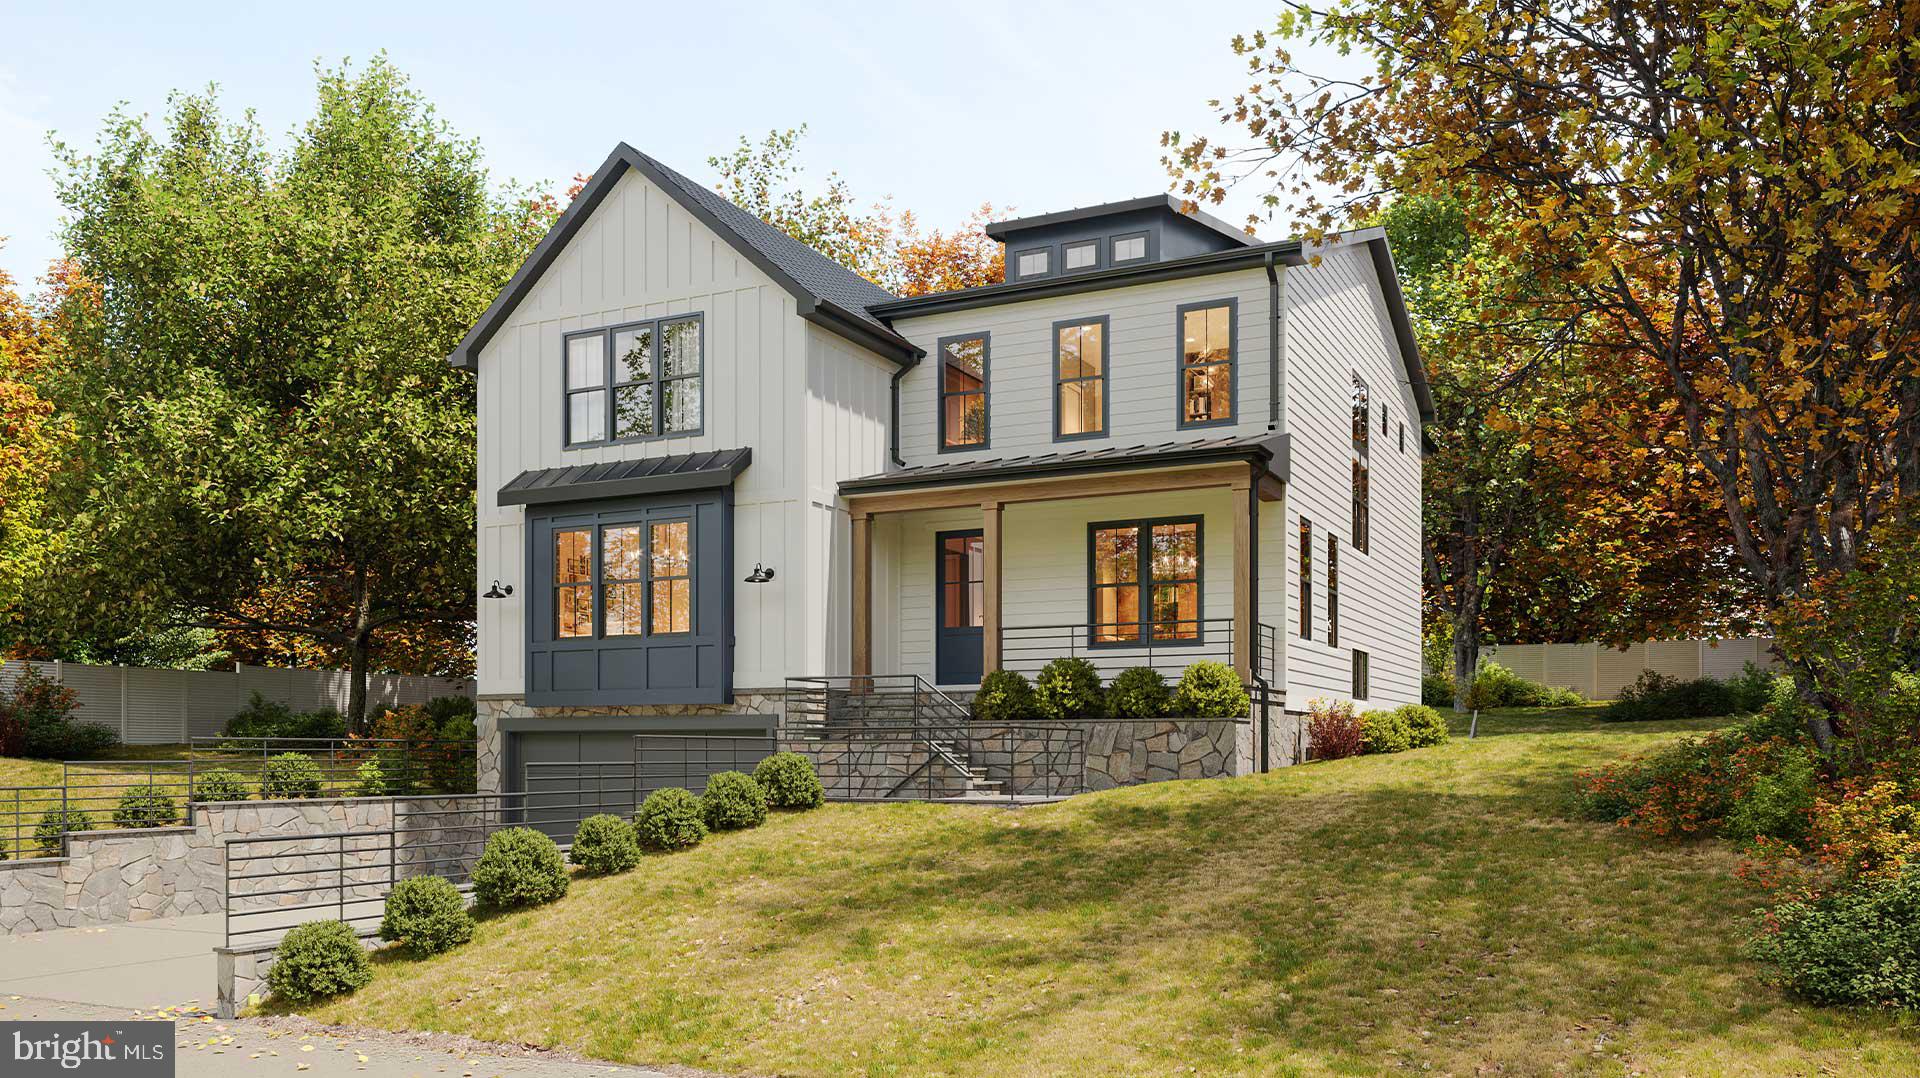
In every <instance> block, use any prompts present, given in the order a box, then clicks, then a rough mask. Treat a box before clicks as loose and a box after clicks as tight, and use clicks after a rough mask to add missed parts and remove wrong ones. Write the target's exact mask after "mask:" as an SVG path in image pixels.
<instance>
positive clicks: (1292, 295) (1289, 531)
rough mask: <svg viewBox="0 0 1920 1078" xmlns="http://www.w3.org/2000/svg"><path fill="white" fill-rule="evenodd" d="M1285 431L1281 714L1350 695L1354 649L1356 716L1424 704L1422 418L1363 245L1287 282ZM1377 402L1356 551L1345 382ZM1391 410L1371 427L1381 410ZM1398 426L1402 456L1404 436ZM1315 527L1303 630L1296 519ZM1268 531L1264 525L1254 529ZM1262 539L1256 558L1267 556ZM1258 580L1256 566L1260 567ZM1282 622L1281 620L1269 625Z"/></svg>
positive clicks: (1290, 275) (1327, 257) (1341, 250)
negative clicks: (1358, 673)
mask: <svg viewBox="0 0 1920 1078" xmlns="http://www.w3.org/2000/svg"><path fill="white" fill-rule="evenodd" d="M1285 293H1286V294H1285V300H1284V302H1285V310H1286V326H1285V328H1284V330H1283V337H1284V355H1285V361H1286V362H1285V394H1284V397H1283V402H1284V408H1285V414H1286V424H1285V425H1286V430H1287V432H1288V434H1289V435H1290V438H1291V443H1292V454H1293V469H1292V473H1293V474H1292V479H1291V482H1290V483H1289V484H1288V486H1287V501H1286V528H1285V533H1284V535H1283V536H1282V537H1281V538H1282V540H1283V541H1284V544H1285V551H1286V553H1285V556H1284V561H1285V565H1286V573H1287V578H1286V579H1287V596H1288V598H1287V601H1286V602H1285V603H1284V604H1283V606H1284V608H1285V610H1284V626H1285V631H1286V637H1287V641H1286V643H1287V707H1288V708H1289V709H1292V710H1304V709H1305V708H1306V706H1307V705H1308V704H1309V703H1310V702H1311V701H1313V700H1316V699H1322V700H1346V699H1350V698H1351V696H1352V685H1353V665H1352V663H1353V658H1352V657H1353V652H1354V650H1355V649H1358V650H1361V651H1365V652H1367V654H1368V656H1369V663H1368V665H1369V669H1370V678H1369V683H1370V691H1369V693H1368V696H1367V699H1365V700H1363V701H1356V703H1357V705H1358V706H1359V707H1360V708H1361V709H1362V710H1366V709H1370V708H1377V707H1394V706H1398V705H1401V704H1409V703H1419V701H1420V587H1421V580H1420V544H1421V520H1420V498H1421V491H1420V467H1421V460H1420V445H1421V443H1420V415H1419V411H1418V407H1417V405H1416V404H1415V399H1414V395H1413V388H1412V385H1411V383H1410V382H1409V381H1408V377H1407V370H1406V366H1405V363H1404V361H1403V360H1402V357H1401V355H1400V350H1399V347H1398V345H1397V343H1396V339H1395V336H1394V333H1393V328H1392V323H1391V320H1390V315H1389V313H1388V310H1387V306H1386V300H1385V297H1384V296H1383V295H1382V293H1381V291H1380V287H1379V281H1378V277H1377V276H1376V274H1375V272H1374V268H1373V264H1372V261H1371V258H1370V257H1369V254H1368V251H1367V249H1366V248H1365V247H1364V246H1362V245H1358V244H1354V245H1347V246H1337V247H1332V248H1329V249H1323V250H1322V252H1321V258H1320V261H1319V263H1318V264H1317V265H1315V264H1309V265H1305V266H1300V267H1296V268H1293V269H1289V270H1288V271H1287V273H1286V277H1285ZM1355 374H1358V375H1359V376H1360V378H1361V380H1362V381H1364V382H1365V383H1366V384H1367V388H1368V390H1369V392H1370V394H1371V397H1372V411H1373V414H1372V416H1371V418H1370V420H1369V422H1370V424H1371V433H1370V440H1371V446H1370V448H1369V452H1368V462H1369V468H1370V476H1371V482H1370V495H1369V498H1370V505H1371V510H1372V512H1371V526H1370V528H1369V532H1370V535H1369V542H1368V550H1367V551H1366V552H1364V553H1363V552H1361V551H1360V550H1358V549H1356V548H1355V547H1354V546H1353V523H1352V522H1353V504H1352V497H1353V478H1352V458H1353V442H1352V436H1353V426H1352V415H1353V412H1352V387H1353V376H1354V375H1355ZM1382 404H1385V405H1386V406H1387V412H1388V424H1387V431H1386V433H1385V434H1382V433H1381V431H1380V406H1381V405H1382ZM1401 424H1405V426H1406V443H1405V448H1404V450H1403V449H1402V448H1401V443H1400V440H1399V430H1400V426H1401ZM1301 517H1305V518H1307V519H1308V520H1309V521H1311V522H1312V524H1313V557H1312V572H1313V611H1312V613H1313V625H1312V633H1311V634H1310V635H1311V638H1310V639H1303V638H1302V636H1301V633H1300V611H1299V607H1300V603H1299V594H1300V593H1299V586H1300V528H1299V523H1300V518H1301ZM1262 531H1263V533H1264V531H1265V529H1264V528H1263V529H1262ZM1329 534H1333V535H1337V536H1339V537H1340V599H1339V601H1340V640H1339V646H1338V647H1337V648H1330V647H1328V646H1327V536H1328V535H1329ZM1264 547H1265V544H1264V543H1263V550H1262V554H1263V555H1264V554H1265V552H1266V551H1265V549H1264ZM1263 571H1264V566H1263ZM1268 620H1271V621H1273V622H1274V623H1275V624H1280V623H1281V620H1280V618H1277V617H1275V618H1269V619H1268Z"/></svg>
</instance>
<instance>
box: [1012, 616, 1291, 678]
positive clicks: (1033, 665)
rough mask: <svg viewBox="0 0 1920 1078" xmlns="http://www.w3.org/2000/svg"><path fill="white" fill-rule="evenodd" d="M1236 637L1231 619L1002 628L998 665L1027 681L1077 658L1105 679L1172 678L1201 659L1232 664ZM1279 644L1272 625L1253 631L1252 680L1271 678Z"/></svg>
mask: <svg viewBox="0 0 1920 1078" xmlns="http://www.w3.org/2000/svg"><path fill="white" fill-rule="evenodd" d="M1234 634H1235V628H1234V619H1233V618H1200V619H1191V620H1174V621H1157V622H1156V621H1149V622H1146V623H1140V622H1131V621H1130V622H1121V623H1099V622H1070V623H1063V624H1058V625H1006V626H1002V628H1001V630H1000V666H1001V668H1002V669H1004V670H1014V671H1018V672H1020V673H1023V674H1026V675H1028V676H1029V677H1031V676H1033V675H1034V674H1037V673H1039V672H1040V669H1041V668H1042V667H1044V666H1046V664H1047V663H1049V662H1052V661H1053V660H1054V659H1059V658H1081V659H1085V660H1087V661H1088V662H1091V663H1092V664H1093V665H1094V667H1095V668H1096V669H1097V670H1099V671H1100V675H1101V676H1102V677H1105V678H1111V677H1113V676H1114V675H1116V674H1118V673H1120V671H1122V670H1125V669H1127V668H1128V667H1134V666H1145V667H1149V668H1151V669H1154V670H1159V671H1162V672H1165V673H1168V674H1169V675H1170V676H1172V675H1177V674H1178V673H1179V672H1180V671H1183V670H1185V669H1186V668H1187V667H1189V666H1191V665H1193V664H1194V663H1196V662H1199V661H1201V660H1203V659H1205V660H1211V661H1214V662H1221V663H1226V664H1228V665H1232V663H1233V661H1234V651H1235V648H1234ZM1278 644H1279V634H1278V631H1277V630H1276V629H1275V628H1274V627H1273V626H1271V625H1267V624H1264V623H1263V624H1259V625H1256V626H1255V627H1254V640H1253V647H1252V648H1251V649H1250V655H1249V658H1250V659H1251V660H1252V663H1253V670H1252V673H1253V675H1254V676H1255V677H1257V678H1265V679H1267V680H1269V681H1271V680H1273V678H1274V676H1275V672H1276V671H1277V670H1278V668H1279V663H1278V656H1279V646H1278Z"/></svg>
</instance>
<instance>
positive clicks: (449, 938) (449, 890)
mask: <svg viewBox="0 0 1920 1078" xmlns="http://www.w3.org/2000/svg"><path fill="white" fill-rule="evenodd" d="M380 938H381V939H383V940H386V941H387V942H389V943H398V944H400V945H401V947H402V948H403V949H404V950H405V951H406V952H407V953H408V954H411V955H412V956H414V957H415V958H430V957H432V956H433V955H437V954H440V953H442V952H445V951H451V950H453V949H454V948H455V947H458V946H460V945H461V944H463V943H465V942H467V941H468V940H470V939H472V938H473V914H471V913H468V912H467V900H466V899H464V898H462V897H460V891H459V889H458V888H456V887H455V886H454V885H453V884H451V883H449V882H447V881H446V880H444V879H442V878H440V877H439V876H415V877H413V878H412V879H406V880H401V881H400V882H399V883H396V884H394V885H393V890H391V891H388V892H387V905H386V911H385V913H383V914H382V915H381V917H380Z"/></svg>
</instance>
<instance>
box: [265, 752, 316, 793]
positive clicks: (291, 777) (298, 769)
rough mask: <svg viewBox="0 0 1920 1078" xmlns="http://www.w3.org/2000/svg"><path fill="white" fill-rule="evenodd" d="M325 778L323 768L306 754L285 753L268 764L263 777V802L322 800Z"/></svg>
mask: <svg viewBox="0 0 1920 1078" xmlns="http://www.w3.org/2000/svg"><path fill="white" fill-rule="evenodd" d="M321 782H322V778H321V775H320V765H319V764H316V763H314V762H313V757H311V756H308V755H307V754H306V753H303V752H283V753H281V754H280V755H278V756H275V757H273V758H272V759H270V760H268V761H267V766H266V767H265V768H263V769H262V771H261V773H260V798H261V800H263V801H291V800H295V799H298V798H303V797H319V796H320V786H321Z"/></svg>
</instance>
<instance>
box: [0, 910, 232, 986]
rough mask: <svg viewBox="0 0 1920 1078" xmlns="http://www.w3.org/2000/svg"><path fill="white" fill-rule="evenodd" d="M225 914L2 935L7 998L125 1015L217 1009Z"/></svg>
mask: <svg viewBox="0 0 1920 1078" xmlns="http://www.w3.org/2000/svg"><path fill="white" fill-rule="evenodd" d="M221 920H222V918H221V915H220V914H217V913H208V914H201V915H199V916H196V917H170V918H162V919H158V920H152V921H141V922H139V923H138V924H117V925H101V926H99V927H97V928H60V929H55V930H53V931H51V932H32V933H28V934H27V935H24V936H0V993H4V994H8V995H21V996H38V997H40V998H43V999H65V1000H72V1001H74V1002H76V1003H90V1004H94V1005H97V1006H102V1007H118V1008H122V1009H124V1010H133V1009H143V1010H152V1009H154V1008H156V1007H177V1006H180V1005H182V1004H185V1003H204V1004H206V1006H207V1009H208V1010H212V1009H213V996H214V974H215V968H214V960H213V949H214V948H215V947H218V946H220V944H221V943H222V942H223V941H224V939H225V930H224V928H223V927H222V925H221Z"/></svg>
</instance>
